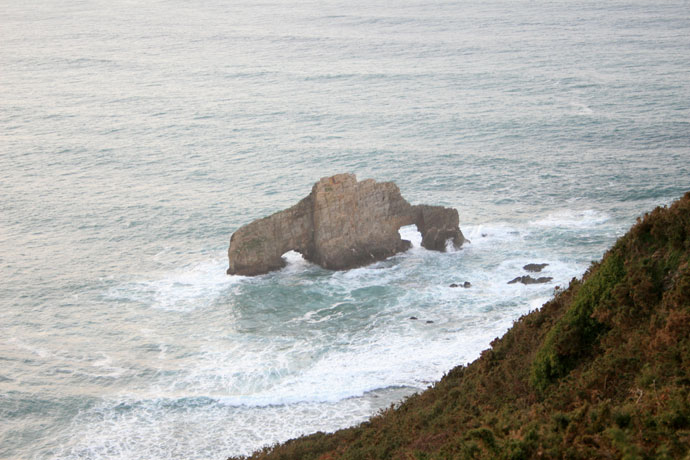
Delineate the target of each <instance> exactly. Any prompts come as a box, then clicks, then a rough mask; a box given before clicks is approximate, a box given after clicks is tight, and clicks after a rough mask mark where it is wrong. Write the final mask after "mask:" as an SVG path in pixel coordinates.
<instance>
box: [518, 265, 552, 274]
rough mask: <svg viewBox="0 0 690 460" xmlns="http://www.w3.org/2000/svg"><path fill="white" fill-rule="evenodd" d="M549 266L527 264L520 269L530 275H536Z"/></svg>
mask: <svg viewBox="0 0 690 460" xmlns="http://www.w3.org/2000/svg"><path fill="white" fill-rule="evenodd" d="M547 265H549V264H527V265H525V266H524V267H522V268H523V269H524V270H526V271H528V272H532V273H538V272H540V271H542V270H543V269H544V267H546V266H547Z"/></svg>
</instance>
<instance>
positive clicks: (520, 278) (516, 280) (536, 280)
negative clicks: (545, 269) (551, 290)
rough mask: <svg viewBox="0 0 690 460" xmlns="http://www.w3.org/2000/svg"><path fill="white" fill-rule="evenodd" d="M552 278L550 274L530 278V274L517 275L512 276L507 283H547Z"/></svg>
mask: <svg viewBox="0 0 690 460" xmlns="http://www.w3.org/2000/svg"><path fill="white" fill-rule="evenodd" d="M552 279H553V278H551V277H550V276H542V277H539V278H532V277H531V276H529V275H527V276H518V277H517V278H514V279H512V280H510V281H508V284H515V283H522V284H541V283H548V282H549V281H551V280H552Z"/></svg>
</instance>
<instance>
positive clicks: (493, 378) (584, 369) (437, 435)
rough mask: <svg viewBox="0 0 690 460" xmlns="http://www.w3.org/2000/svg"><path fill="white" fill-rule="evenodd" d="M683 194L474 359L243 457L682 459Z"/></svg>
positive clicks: (688, 210) (685, 427) (689, 401)
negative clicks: (359, 420)
mask: <svg viewBox="0 0 690 460" xmlns="http://www.w3.org/2000/svg"><path fill="white" fill-rule="evenodd" d="M689 263H690V193H686V194H685V196H684V197H683V198H682V199H680V200H679V201H677V202H676V203H674V204H673V205H672V206H670V207H669V208H657V209H655V210H654V211H653V212H651V213H649V214H647V215H645V217H644V218H643V219H639V220H638V222H637V224H636V225H635V226H633V228H632V229H631V230H630V231H629V232H628V233H627V234H626V235H625V236H624V237H622V238H621V239H619V240H618V241H617V242H616V244H615V245H614V246H613V248H611V249H610V250H609V251H608V252H607V253H606V255H605V256H604V258H603V260H602V261H601V263H597V264H593V265H592V267H590V269H589V270H588V271H587V273H586V274H585V275H584V276H583V278H582V280H576V279H573V280H572V281H571V283H570V285H569V286H568V288H567V289H564V290H562V291H560V292H558V293H557V294H556V295H555V297H554V298H553V299H552V300H551V301H549V302H548V303H546V304H545V305H544V306H543V307H542V308H541V309H539V310H537V311H535V312H532V313H530V314H528V315H525V316H523V317H522V318H520V319H519V320H517V321H516V322H515V324H514V325H513V327H512V328H511V329H510V330H509V331H508V332H507V333H506V334H505V335H504V336H503V337H502V338H500V339H496V340H494V341H493V342H492V343H491V348H490V349H488V350H485V351H484V352H483V353H482V355H481V357H480V358H479V359H477V360H476V361H475V362H473V363H471V364H470V365H468V366H459V367H456V368H455V369H453V370H451V371H450V372H449V373H448V374H447V375H446V376H445V377H444V378H443V379H442V380H441V381H439V382H438V383H436V384H435V385H434V386H433V387H432V388H430V389H428V390H427V391H425V392H423V393H421V394H417V395H415V396H412V397H410V398H408V399H407V400H406V401H405V402H404V403H402V404H401V405H400V406H399V407H397V408H394V407H391V408H389V409H387V410H385V411H383V412H382V413H380V414H379V415H377V416H375V417H373V418H372V419H371V420H370V421H369V422H366V423H363V424H361V425H359V426H356V427H353V428H349V429H345V430H340V431H338V432H336V433H333V434H324V433H316V434H313V435H310V436H306V437H303V438H299V439H296V440H291V441H288V442H287V443H285V444H282V445H277V446H273V447H270V448H265V449H264V450H262V451H260V452H257V453H255V454H254V456H253V457H252V458H255V459H284V460H288V459H300V460H301V459H305V460H306V459H322V460H326V459H352V460H355V459H357V460H361V459H410V460H412V459H417V460H422V459H451V458H452V459H455V458H457V459H532V458H544V459H561V458H563V459H591V458H612V459H613V458H615V459H618V458H620V459H676V458H690V266H689Z"/></svg>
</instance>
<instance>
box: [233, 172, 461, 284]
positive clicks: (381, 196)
mask: <svg viewBox="0 0 690 460" xmlns="http://www.w3.org/2000/svg"><path fill="white" fill-rule="evenodd" d="M412 224H415V225H416V226H417V229H418V230H419V231H420V233H421V234H422V246H423V247H425V248H427V249H432V250H436V251H445V249H446V242H447V241H449V240H450V241H451V243H452V244H453V246H454V247H456V248H459V247H460V246H461V245H462V243H463V242H464V241H465V238H464V237H463V235H462V232H461V231H460V228H459V217H458V212H457V210H455V209H452V208H445V207H442V206H428V205H418V206H413V205H411V204H410V203H408V202H407V201H406V200H405V199H404V198H403V197H402V195H401V194H400V190H399V189H398V186H397V185H395V184H394V183H393V182H380V183H379V182H376V181H374V180H372V179H367V180H363V181H361V182H358V181H357V178H356V177H355V175H354V174H338V175H335V176H332V177H325V178H323V179H321V180H319V181H318V182H317V183H316V184H314V186H313V187H312V190H311V193H310V194H309V195H308V196H307V197H305V198H304V199H302V200H301V201H300V202H299V203H297V204H296V205H294V206H292V207H290V208H288V209H286V210H283V211H280V212H277V213H275V214H272V215H270V216H268V217H265V218H263V219H259V220H255V221H254V222H251V223H249V224H247V225H245V226H243V227H240V228H239V229H238V230H237V231H236V232H235V233H233V235H232V237H231V238H230V247H229V249H228V260H229V264H230V266H229V268H228V274H230V275H246V276H253V275H260V274H263V273H267V272H270V271H272V270H277V269H279V268H282V267H283V266H284V265H285V261H284V259H283V257H282V256H283V254H285V253H286V252H287V251H297V252H299V253H301V254H302V256H303V257H304V258H305V259H306V260H309V261H310V262H313V263H315V264H318V265H320V266H322V267H324V268H328V269H331V270H345V269H349V268H355V267H359V266H362V265H366V264H369V263H372V262H376V261H379V260H383V259H386V258H388V257H390V256H393V255H395V254H397V253H399V252H402V251H405V250H407V249H409V248H410V242H409V241H407V240H403V239H402V238H401V237H400V234H399V233H398V229H399V228H400V227H402V226H404V225H412Z"/></svg>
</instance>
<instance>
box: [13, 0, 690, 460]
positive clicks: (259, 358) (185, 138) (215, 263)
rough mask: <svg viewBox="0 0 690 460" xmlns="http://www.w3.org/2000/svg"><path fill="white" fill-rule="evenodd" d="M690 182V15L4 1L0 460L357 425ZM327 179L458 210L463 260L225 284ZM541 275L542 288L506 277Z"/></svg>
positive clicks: (218, 447)
mask: <svg viewBox="0 0 690 460" xmlns="http://www.w3.org/2000/svg"><path fill="white" fill-rule="evenodd" d="M689 165H690V4H689V3H688V2H687V1H685V0H670V1H646V0H645V1H636V0H631V1H617V0H613V1H606V2H599V1H582V0H574V1H567V2H565V1H538V2H532V1H529V2H528V1H521V0H519V1H514V2H513V1H511V2H508V1H494V0H489V1H474V0H470V1H457V2H446V1H424V0H409V1H407V0H406V1H401V2H396V3H386V2H371V1H360V0H354V1H351V0H349V1H340V0H334V1H328V2H312V1H302V2H296V1H294V0H267V1H261V2H245V1H231V2H223V1H219V0H209V1H205V2H195V1H184V2H183V1H178V0H160V1H148V2H138V1H124V0H123V1H119V0H115V1H102V0H67V1H61V2H58V1H54V0H37V1H35V2H9V1H6V2H3V4H2V7H0V273H1V282H0V459H8V460H9V459H12V460H16V459H65V460H67V459H143V458H146V459H152V460H153V459H182V458H184V459H190V460H191V459H223V458H225V457H226V456H228V455H237V454H247V453H249V452H251V451H253V450H255V449H257V448H260V447H262V446H264V445H268V444H272V443H274V442H278V441H284V440H286V439H289V438H291V437H295V436H298V435H300V434H303V433H310V432H314V431H318V430H322V431H330V430H335V429H338V428H341V427H346V426H350V425H353V424H356V423H359V422H362V421H364V420H366V419H367V418H368V417H370V416H371V415H372V414H375V413H376V412H377V411H379V410H380V409H382V408H385V407H388V406H390V405H391V404H395V403H396V402H398V401H400V399H401V398H404V397H405V396H406V395H409V394H411V393H414V392H418V391H422V390H423V389H424V388H426V387H428V386H429V385H430V384H432V382H433V381H435V380H437V379H439V378H440V377H441V376H442V375H443V374H444V372H447V371H448V370H449V369H451V368H452V367H453V366H456V365H458V364H463V363H467V362H470V361H471V360H473V359H475V358H476V357H477V356H478V355H479V353H480V352H481V350H483V349H485V348H487V347H488V344H489V342H490V341H491V340H492V339H493V338H494V337H497V336H500V335H501V334H502V333H503V332H504V331H505V330H506V329H507V328H509V327H510V325H511V324H512V323H513V321H514V320H515V319H517V318H518V317H519V316H520V315H522V314H524V313H526V312H528V311H530V310H534V309H536V308H539V306H540V305H541V304H542V303H543V302H544V301H546V300H547V299H548V298H549V297H550V296H551V295H552V293H553V291H554V289H555V288H556V287H557V286H565V285H567V283H568V282H569V280H570V279H571V278H573V277H576V276H580V275H581V274H582V273H583V272H584V270H585V269H586V268H587V266H588V265H589V263H590V262H591V261H592V260H596V259H598V258H600V257H601V256H602V254H603V253H604V251H605V250H606V248H607V247H609V246H610V245H611V244H612V243H613V242H614V241H615V239H616V238H617V237H618V236H620V235H622V234H623V233H624V232H625V231H626V230H627V229H628V228H629V227H630V226H631V225H632V224H633V223H634V222H635V219H636V218H637V217H638V216H639V215H640V214H642V213H644V212H645V211H648V210H651V209H652V208H653V207H654V206H657V205H665V204H668V203H670V202H671V201H672V200H673V199H675V198H678V197H679V196H681V195H682V194H683V193H684V192H685V191H687V190H689V189H690V167H689ZM341 172H353V173H356V174H357V175H358V177H359V178H360V179H364V178H374V179H376V180H379V181H386V180H392V181H395V182H396V183H397V184H398V185H399V187H400V189H401V191H402V193H403V196H405V197H406V198H407V199H408V200H409V201H410V202H412V203H427V204H439V205H445V206H453V207H455V208H457V209H458V211H459V213H460V225H461V229H462V230H463V232H464V234H465V236H466V237H468V238H469V239H470V240H471V242H470V243H469V244H467V245H465V246H464V247H463V249H461V250H459V251H453V252H448V253H436V252H430V251H425V250H423V249H421V248H420V247H419V240H420V238H419V235H418V233H416V231H415V228H414V227H412V228H403V229H402V230H401V233H402V234H403V235H405V236H406V237H407V238H409V239H412V240H413V242H414V243H415V245H414V247H413V248H412V249H411V250H410V251H408V252H406V253H404V254H400V255H398V256H396V257H393V258H391V259H389V260H386V261H383V262H380V263H377V264H374V265H371V266H369V267H365V268H360V269H356V270H351V271H344V272H329V271H326V270H323V269H321V268H319V267H316V266H314V265H311V264H309V263H307V262H305V261H304V260H302V259H301V257H300V256H299V255H298V254H294V253H288V254H287V255H286V257H287V258H288V260H289V264H288V266H287V267H286V268H284V269H283V270H281V271H278V272H274V273H271V274H268V275H265V276H260V277H255V278H244V277H232V276H227V275H226V274H225V269H226V268H227V256H226V251H227V246H228V241H229V238H230V235H231V234H232V232H233V231H234V230H236V229H237V228H238V227H239V226H241V225H243V224H245V223H248V222H250V221H251V220H253V219H256V218H259V217H263V216H265V215H267V214H270V213H272V212H275V211H278V210H281V209H283V208H285V207H288V206H290V205H292V204H294V203H295V202H296V201H297V200H299V199H300V198H302V197H304V196H305V195H306V194H307V193H309V191H310V188H311V185H312V184H313V183H314V182H315V181H316V180H318V179H319V178H321V177H324V176H329V175H332V174H335V173H341ZM529 262H541V263H548V264H549V265H548V266H547V267H546V268H545V270H544V272H543V274H541V275H540V276H550V277H553V281H552V282H550V283H547V284H543V285H534V286H523V285H508V284H506V283H507V281H509V280H510V279H512V278H514V277H516V276H520V275H523V274H525V273H524V271H523V270H522V266H523V265H524V264H526V263H529ZM464 281H470V282H471V283H472V287H471V288H469V289H462V288H458V289H453V288H450V287H449V284H451V283H462V282H464ZM413 316H414V317H416V318H418V319H417V320H412V319H410V318H411V317H413Z"/></svg>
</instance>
